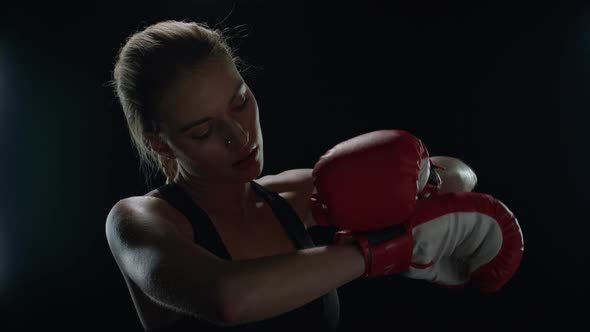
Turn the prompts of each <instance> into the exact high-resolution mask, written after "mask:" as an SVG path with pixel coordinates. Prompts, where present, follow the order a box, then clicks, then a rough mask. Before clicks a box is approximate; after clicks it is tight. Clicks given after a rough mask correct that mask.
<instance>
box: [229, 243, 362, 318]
mask: <svg viewBox="0 0 590 332" xmlns="http://www.w3.org/2000/svg"><path fill="white" fill-rule="evenodd" d="M230 269H231V270H232V271H231V273H229V274H228V275H231V276H232V277H231V278H230V279H228V280H227V282H226V283H225V284H224V289H223V293H224V296H225V298H226V301H227V302H226V303H227V305H226V308H228V309H227V310H228V313H229V314H228V316H229V319H230V320H231V321H232V322H233V323H235V324H236V325H238V324H244V323H248V322H253V321H259V320H264V319H270V318H272V317H275V316H278V315H280V314H282V313H285V312H288V311H291V310H293V309H296V308H298V307H301V306H303V305H305V304H307V303H309V302H311V301H313V300H315V299H317V298H319V297H321V296H323V295H324V294H326V293H328V292H329V291H331V290H333V289H335V288H338V287H340V286H342V285H344V284H346V283H348V282H350V281H352V280H354V279H356V278H358V277H360V276H362V274H363V272H364V269H365V263H364V259H363V256H362V254H361V252H360V249H359V248H358V247H357V246H356V244H354V243H353V242H349V243H346V244H344V243H343V244H340V245H329V246H320V247H314V248H308V249H302V250H298V251H296V252H293V253H287V254H280V255H276V256H268V257H262V258H256V259H250V260H243V261H232V263H231V264H230ZM232 301H234V302H232Z"/></svg>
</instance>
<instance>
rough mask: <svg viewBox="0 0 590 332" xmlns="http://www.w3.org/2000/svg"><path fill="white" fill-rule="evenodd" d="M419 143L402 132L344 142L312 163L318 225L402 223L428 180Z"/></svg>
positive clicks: (362, 228)
mask: <svg viewBox="0 0 590 332" xmlns="http://www.w3.org/2000/svg"><path fill="white" fill-rule="evenodd" d="M430 163H431V162H430V159H429V156H428V151H427V149H426V147H425V146H424V144H422V142H421V141H420V139H418V138H417V137H415V136H413V135H412V134H410V133H408V132H407V131H403V130H394V129H390V130H379V131H374V132H370V133H367V134H363V135H360V136H357V137H354V138H352V139H349V140H346V141H344V142H342V143H340V144H338V145H336V146H334V147H333V148H332V149H330V150H329V151H328V152H326V153H325V154H324V155H323V156H322V157H321V158H320V159H319V160H318V162H317V163H316V164H315V166H314V169H313V173H312V174H313V176H314V178H315V180H314V185H315V188H316V192H315V193H314V194H313V195H312V212H313V216H314V218H315V220H316V222H317V223H318V225H324V226H336V227H337V228H339V229H348V230H351V231H353V232H359V231H368V230H374V229H382V228H386V227H388V226H391V225H395V224H400V223H402V222H403V221H405V220H406V219H407V218H408V217H409V216H410V214H411V213H412V211H413V210H414V207H415V206H416V200H417V197H418V194H419V193H421V192H422V191H423V190H424V189H425V188H426V185H427V183H428V179H429V177H430Z"/></svg>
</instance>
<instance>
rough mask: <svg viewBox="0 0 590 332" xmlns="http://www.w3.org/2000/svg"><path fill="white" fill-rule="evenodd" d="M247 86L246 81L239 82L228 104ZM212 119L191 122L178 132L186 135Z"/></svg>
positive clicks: (205, 118) (206, 118)
mask: <svg viewBox="0 0 590 332" xmlns="http://www.w3.org/2000/svg"><path fill="white" fill-rule="evenodd" d="M245 84H246V83H245V82H244V81H242V80H240V81H239V82H238V85H237V87H236V88H235V90H234V93H233V94H232V97H231V98H230V100H229V103H228V104H231V103H232V100H234V98H236V95H237V94H238V92H240V90H241V89H242V87H243V86H244V85H245ZM211 119H213V118H212V117H210V116H207V117H204V118H201V119H198V120H195V121H191V122H189V123H187V124H186V125H184V126H182V127H180V129H179V130H178V133H179V134H184V133H185V132H187V131H188V130H190V129H191V128H193V127H195V126H198V125H200V124H203V123H205V122H207V121H210V120H211Z"/></svg>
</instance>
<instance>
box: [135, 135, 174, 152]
mask: <svg viewBox="0 0 590 332" xmlns="http://www.w3.org/2000/svg"><path fill="white" fill-rule="evenodd" d="M143 135H144V138H145V141H146V143H147V144H148V145H149V146H150V147H151V148H152V150H154V151H156V153H158V154H160V155H162V156H164V157H168V158H170V157H173V156H174V154H173V153H172V150H171V149H170V146H168V144H167V143H166V142H164V139H163V138H162V137H160V136H159V135H155V134H154V133H151V132H144V133H143Z"/></svg>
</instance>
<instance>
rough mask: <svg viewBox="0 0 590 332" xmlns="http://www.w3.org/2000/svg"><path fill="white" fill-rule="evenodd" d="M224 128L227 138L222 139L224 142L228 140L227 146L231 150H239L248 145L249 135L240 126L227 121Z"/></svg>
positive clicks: (230, 120) (233, 121)
mask: <svg viewBox="0 0 590 332" xmlns="http://www.w3.org/2000/svg"><path fill="white" fill-rule="evenodd" d="M226 127H227V137H224V141H225V140H230V142H231V144H230V145H229V146H230V147H231V148H234V149H235V148H238V149H241V148H242V147H244V146H246V145H248V143H249V142H250V133H249V132H248V131H247V130H245V129H244V127H243V126H242V124H240V123H239V122H238V121H235V120H233V119H229V120H228V121H227V125H226Z"/></svg>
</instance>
